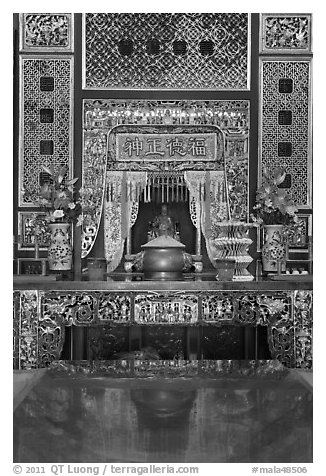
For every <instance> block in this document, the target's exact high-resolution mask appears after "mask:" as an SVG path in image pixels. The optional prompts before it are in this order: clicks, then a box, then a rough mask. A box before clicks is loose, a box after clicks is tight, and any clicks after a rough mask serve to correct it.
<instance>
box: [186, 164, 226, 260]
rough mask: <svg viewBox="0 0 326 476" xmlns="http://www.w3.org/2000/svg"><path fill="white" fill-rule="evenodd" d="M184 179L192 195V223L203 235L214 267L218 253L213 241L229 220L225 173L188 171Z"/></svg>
mask: <svg viewBox="0 0 326 476" xmlns="http://www.w3.org/2000/svg"><path fill="white" fill-rule="evenodd" d="M184 178H185V182H186V185H187V187H188V189H189V195H190V196H189V211H190V217H191V221H192V223H193V225H194V226H195V227H196V228H197V229H199V230H200V231H201V232H202V233H203V235H204V238H205V241H206V249H207V254H208V257H209V259H210V261H211V263H212V264H213V265H214V264H215V255H216V253H215V249H214V247H213V246H212V239H213V238H214V237H216V233H217V229H218V228H217V225H218V223H219V222H220V221H223V220H227V219H228V204H227V194H226V183H225V173H224V171H221V170H209V171H186V172H185V174H184Z"/></svg>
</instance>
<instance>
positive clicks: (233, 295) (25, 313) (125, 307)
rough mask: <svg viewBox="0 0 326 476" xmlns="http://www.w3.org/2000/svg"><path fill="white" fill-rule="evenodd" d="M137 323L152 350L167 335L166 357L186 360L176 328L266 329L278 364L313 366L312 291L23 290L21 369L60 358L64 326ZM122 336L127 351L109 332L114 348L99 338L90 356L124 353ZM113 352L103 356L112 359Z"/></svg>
mask: <svg viewBox="0 0 326 476" xmlns="http://www.w3.org/2000/svg"><path fill="white" fill-rule="evenodd" d="M132 323H134V324H136V325H137V324H141V325H144V324H145V325H147V326H146V332H147V334H148V335H147V334H146V335H147V338H146V339H147V341H146V342H147V344H146V345H149V344H148V343H150V345H152V344H153V343H155V342H156V341H157V340H158V339H160V337H159V335H160V332H157V329H158V328H162V329H163V328H164V329H166V331H164V335H165V334H166V338H164V339H165V341H164V342H165V343H164V345H163V347H162V349H163V350H162V349H161V350H162V352H163V354H164V356H165V355H167V354H169V355H170V354H171V352H172V350H171V349H174V350H175V352H174V354H173V355H174V356H175V355H176V353H178V355H179V357H180V358H181V355H182V354H181V352H182V351H183V343H184V340H183V337H182V336H183V331H177V329H179V328H180V329H181V328H182V327H183V326H184V325H217V326H219V325H222V326H226V327H227V326H239V325H240V326H247V325H251V326H257V325H262V326H267V330H268V332H267V335H268V345H269V349H270V352H271V356H272V358H273V359H278V360H279V361H281V362H282V363H283V364H284V365H286V366H288V367H298V368H310V367H311V366H312V292H311V291H267V292H259V291H253V292H252V291H250V292H248V293H244V292H239V291H222V290H220V291H217V292H213V291H210V292H197V293H190V294H189V293H186V292H185V291H165V292H154V291H151V292H149V291H147V292H143V293H139V292H119V293H118V292H113V293H108V292H105V291H103V292H99V291H90V292H86V291H73V292H69V291H56V292H54V291H42V292H39V291H17V292H15V293H14V365H15V368H22V369H23V368H26V369H28V368H37V367H43V366H47V365H49V363H50V362H52V361H53V360H57V359H59V358H60V355H61V351H62V348H63V343H64V339H65V332H64V327H65V326H71V325H75V326H89V327H91V326H94V328H96V327H98V326H99V325H100V326H103V325H104V324H105V325H107V324H109V327H112V326H121V325H122V324H128V325H131V324H132ZM171 324H172V325H174V326H175V327H176V331H175V333H174V331H173V329H172V328H170V329H168V326H169V325H171ZM153 325H154V326H153ZM157 325H159V326H157ZM123 327H124V328H126V326H122V327H121V329H122V328H123ZM155 329H156V330H155ZM94 332H95V331H94ZM121 332H122V334H121V339H122V340H121V342H120V344H121V345H120V344H119V343H118V341H116V337H114V336H115V332H113V333H110V331H109V330H108V336H107V340H108V342H106V341H105V339H104V340H103V339H102V340H103V342H102V340H101V338H100V335H99V334H98V332H97V333H96V332H95V334H96V335H95V334H94V335H93V338H94V339H93V341H92V342H93V343H92V346H93V347H92V346H91V347H92V348H91V347H90V352H93V354H94V352H95V354H96V349H97V352H98V355H100V354H101V355H102V354H103V352H106V351H108V352H109V350H108V349H109V348H110V349H111V351H112V352H113V353H116V352H119V351H120V347H121V346H122V345H125V344H126V342H127V341H126V335H127V334H126V333H125V332H124V331H121ZM162 332H163V331H162ZM171 332H172V334H171V336H170V337H169V335H170V333H171ZM180 332H181V334H180ZM111 334H112V335H111ZM110 336H111V337H110ZM112 336H113V337H112ZM112 338H113V341H112ZM110 339H111V340H110ZM111 341H112V342H111ZM107 345H109V347H107ZM155 345H156V344H155ZM119 346H120V347H119ZM164 346H165V347H164ZM101 349H102V350H101ZM105 349H106V350H105ZM111 351H110V352H109V353H106V354H103V356H104V357H105V355H106V356H107V357H108V356H110V358H111V354H112V352H111ZM170 351H171V352H170ZM164 352H165V353H164ZM169 352H170V353H169ZM95 354H94V355H95ZM163 354H162V355H163ZM112 355H113V354H112ZM171 355H172V354H171ZM164 356H163V358H170V357H164ZM107 357H105V358H107Z"/></svg>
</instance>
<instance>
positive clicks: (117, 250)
mask: <svg viewBox="0 0 326 476" xmlns="http://www.w3.org/2000/svg"><path fill="white" fill-rule="evenodd" d="M146 181H147V174H146V172H127V171H120V170H115V171H108V172H107V180H106V193H105V200H104V251H105V258H106V261H107V271H108V272H112V271H114V270H115V269H116V268H117V266H118V265H119V263H120V261H121V259H122V255H123V250H124V244H125V240H126V237H127V235H128V231H129V229H130V228H131V227H132V226H133V225H134V223H135V222H136V219H137V215H138V208H139V198H140V195H141V193H142V191H143V189H144V188H145V186H146Z"/></svg>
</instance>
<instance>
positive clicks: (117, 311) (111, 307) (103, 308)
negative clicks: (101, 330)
mask: <svg viewBox="0 0 326 476" xmlns="http://www.w3.org/2000/svg"><path fill="white" fill-rule="evenodd" d="M98 319H99V320H100V321H101V322H107V321H108V322H117V321H118V322H130V320H131V296H130V295H128V294H115V293H108V294H106V293H100V294H99V295H98Z"/></svg>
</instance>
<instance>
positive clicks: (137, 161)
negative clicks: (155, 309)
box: [83, 125, 230, 272]
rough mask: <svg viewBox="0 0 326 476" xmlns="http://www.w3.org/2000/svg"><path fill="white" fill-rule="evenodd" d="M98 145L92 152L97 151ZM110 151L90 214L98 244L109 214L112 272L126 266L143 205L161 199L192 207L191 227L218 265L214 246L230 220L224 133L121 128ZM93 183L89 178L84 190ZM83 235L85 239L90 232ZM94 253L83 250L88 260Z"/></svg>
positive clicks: (191, 128) (197, 128)
mask: <svg viewBox="0 0 326 476" xmlns="http://www.w3.org/2000/svg"><path fill="white" fill-rule="evenodd" d="M92 140H93V141H95V142H96V139H95V138H92ZM95 142H94V144H93V146H97V144H96V143H95ZM106 148H107V154H106V161H103V150H104V149H103V142H102V148H101V159H102V160H101V161H99V162H98V165H99V166H98V169H97V174H96V176H97V183H99V180H98V179H99V177H101V176H102V185H101V186H99V187H98V195H99V197H98V200H97V201H96V204H94V210H93V211H92V212H90V209H88V211H86V210H85V213H88V215H87V218H88V221H92V220H93V230H94V233H93V236H92V239H93V240H92V241H93V242H94V240H95V238H96V235H97V232H98V228H99V223H100V219H101V214H102V212H103V213H104V251H105V258H106V260H107V266H108V272H112V271H114V270H115V269H116V268H117V266H118V265H119V263H120V262H121V259H122V256H123V252H124V245H125V241H126V239H127V237H128V234H130V230H131V228H132V226H133V225H134V224H135V222H136V220H137V216H138V210H139V202H140V201H144V202H147V203H148V202H151V201H153V200H157V197H159V201H160V202H161V203H171V202H177V201H185V200H188V201H189V213H190V217H191V221H192V223H193V225H194V227H195V228H196V230H197V234H198V233H199V234H200V233H202V234H203V236H204V238H205V241H206V248H207V253H208V256H209V258H210V260H211V262H212V263H213V262H214V258H215V256H214V252H213V249H211V247H210V240H211V238H212V237H214V236H215V233H216V230H217V223H218V222H220V221H222V220H226V219H228V217H229V216H230V213H229V205H228V199H227V186H226V173H225V161H224V137H223V134H222V131H221V130H220V129H219V128H218V127H217V126H211V125H198V126H182V127H181V126H173V125H168V126H166V125H162V126H160V125H156V126H155V127H151V126H133V125H120V126H116V127H114V128H113V129H111V131H110V133H109V134H108V142H107V144H106ZM104 162H106V167H105V163H104ZM92 165H94V164H92ZM95 165H96V164H95ZM105 169H106V172H104V171H105ZM92 174H93V175H94V167H92ZM90 177H91V175H90V174H88V175H87V174H84V182H85V183H83V188H85V187H86V186H87V180H89V178H90ZM101 197H102V200H101ZM83 232H84V235H85V228H84V230H83ZM84 241H85V239H84ZM90 249H91V246H89V245H88V244H87V246H84V247H83V257H85V256H87V254H88V253H89V251H90Z"/></svg>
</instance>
